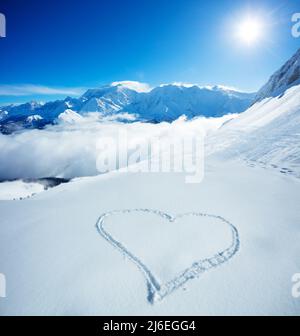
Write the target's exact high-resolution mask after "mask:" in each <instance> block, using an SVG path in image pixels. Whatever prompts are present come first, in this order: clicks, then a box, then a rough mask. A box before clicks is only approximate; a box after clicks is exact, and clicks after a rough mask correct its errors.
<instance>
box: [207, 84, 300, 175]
mask: <svg viewBox="0 0 300 336" xmlns="http://www.w3.org/2000/svg"><path fill="white" fill-rule="evenodd" d="M299 130H300V85H298V86H294V87H291V88H290V89H288V90H287V91H286V92H285V94H284V95H281V96H278V97H275V98H272V97H270V98H265V99H264V100H262V101H260V102H258V103H256V104H254V105H253V106H251V107H250V108H249V109H248V110H247V111H246V112H244V113H242V114H240V115H239V116H238V117H237V118H235V119H233V120H231V121H229V122H227V123H226V124H224V125H223V127H221V129H220V131H219V132H218V133H217V134H215V135H213V136H212V137H211V138H208V139H207V153H208V154H216V153H218V152H222V153H221V154H222V156H223V157H225V158H240V159H242V160H246V161H251V162H252V161H254V162H255V163H256V164H257V163H260V164H262V165H263V166H266V165H267V166H269V167H270V168H272V169H273V168H274V169H277V170H279V171H282V172H283V173H286V174H293V175H295V176H297V177H300V146H299V144H300V132H299Z"/></svg>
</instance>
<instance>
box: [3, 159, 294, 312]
mask: <svg viewBox="0 0 300 336" xmlns="http://www.w3.org/2000/svg"><path fill="white" fill-rule="evenodd" d="M128 193H130V197H129V194H128ZM298 203H299V181H298V180H294V179H291V178H289V177H286V176H284V175H282V174H277V173H275V172H270V171H267V170H264V169H261V168H259V167H256V168H254V169H249V168H248V167H247V166H245V165H243V164H241V163H238V162H232V163H226V162H213V161H211V162H207V163H206V174H205V179H204V181H203V182H202V183H201V184H200V185H198V184H195V185H191V184H189V185H188V184H185V183H184V178H183V177H182V176H181V174H151V175H148V174H129V175H127V174H121V173H110V174H107V175H105V176H98V177H92V178H82V179H78V180H76V181H74V182H71V183H69V184H65V185H61V186H59V187H57V188H54V189H51V190H49V191H47V192H45V193H42V194H39V195H36V196H35V197H33V198H31V199H28V200H24V201H15V202H10V201H1V202H0V213H1V225H0V250H1V253H0V265H1V272H2V273H4V274H5V275H6V279H7V297H6V298H4V299H1V300H0V313H1V314H2V315H10V314H12V315H16V314H22V315H29V314H36V315H41V314H46V315H52V314H54V315H81V314H82V315H88V314H94V315H99V314H101V315H102V314H103V315H110V314H112V315H123V314H124V315H131V314H133V315H141V314H142V315H143V314H147V315H157V314H162V315H177V314H183V315H185V314H187V315H198V314H204V315H210V314H217V315H218V314H220V315H224V314H225V315H232V314H238V315H240V314H250V315H251V314H262V315H266V314H272V315H273V314H274V315H276V314H280V315H281V314H283V315H299V312H300V301H299V300H297V299H295V298H293V297H292V295H291V288H292V282H291V277H292V275H293V274H294V273H296V272H299V269H300V262H299V253H300V247H299V244H298V242H299V238H300V229H299V225H298V222H299V218H300V210H299V207H298ZM136 208H138V209H139V208H140V209H157V210H160V211H163V212H164V213H167V214H170V215H172V216H175V215H176V214H180V213H189V212H198V213H199V212H200V213H204V214H212V215H215V216H221V217H222V218H224V219H226V220H227V221H229V222H230V223H232V224H233V225H234V226H235V227H236V229H237V230H238V234H239V237H240V249H239V251H238V252H237V253H236V254H235V255H234V256H233V258H231V259H230V260H228V261H227V262H225V263H223V264H222V265H220V266H219V267H211V268H210V269H209V270H207V271H205V272H204V273H200V274H199V278H195V279H191V280H189V281H187V282H186V283H185V285H184V286H183V287H182V286H181V287H180V288H178V289H175V290H174V291H173V292H172V293H171V294H170V295H167V296H166V297H164V298H163V299H162V300H160V301H155V302H154V303H151V300H150V302H149V298H148V294H149V289H148V288H147V278H146V277H145V275H144V273H143V272H141V270H140V269H139V268H138V267H137V265H136V264H135V263H133V262H132V260H131V259H130V258H128V257H127V256H126V254H124V253H120V251H119V250H117V249H115V248H114V247H113V246H112V245H111V244H110V243H109V242H108V241H107V240H106V239H104V238H103V237H102V236H101V235H100V234H99V232H98V231H97V228H96V223H97V220H98V218H99V216H101V215H102V214H106V213H107V212H110V211H112V210H124V209H136ZM111 220H112V218H111ZM156 221H157V222H156ZM156 221H155V218H153V216H152V217H151V216H150V217H148V215H147V214H146V213H145V214H141V213H139V216H138V217H136V214H135V213H131V214H127V215H126V214H124V215H120V216H117V217H116V218H115V219H114V220H113V221H112V222H110V223H107V225H106V230H108V232H109V233H110V234H112V235H114V237H115V238H116V239H118V240H119V241H120V242H121V243H122V244H123V245H126V247H127V248H128V249H129V250H130V251H132V253H134V255H135V256H137V257H138V258H139V260H143V263H144V264H145V265H147V267H149V269H150V267H151V273H152V274H154V275H155V277H156V278H157V279H159V281H162V283H164V279H166V280H170V279H171V280H172V279H174V277H173V274H178V273H180V272H181V271H184V269H186V268H187V267H190V266H191V264H193V262H197V261H198V260H199V259H202V258H204V257H205V253H208V252H209V250H205V251H203V250H201V246H200V245H199V244H197V241H198V239H201V236H202V234H207V230H209V227H210V226H211V228H214V229H213V230H212V231H211V233H210V235H208V236H207V239H208V241H209V242H210V243H211V244H213V245H211V246H210V248H215V249H216V250H215V251H219V249H222V248H224V247H225V248H226V247H227V246H228V244H230V240H229V237H228V238H226V237H227V234H226V227H223V228H222V229H220V230H219V229H217V228H216V227H215V225H218V223H219V222H214V221H213V222H207V221H204V222H203V221H202V220H194V221H189V220H184V221H181V222H177V223H174V229H172V225H171V226H170V224H171V223H169V225H168V228H167V229H168V230H167V231H165V230H164V229H163V228H162V221H163V219H162V218H161V219H159V218H157V219H156ZM165 223H168V222H165ZM186 225H187V227H186ZM209 225H210V226H209ZM187 228H188V230H187ZM178 230H179V231H178ZM203 230H204V231H203ZM224 230H225V232H224ZM178 232H180V235H178ZM148 234H149V237H150V238H148ZM160 234H161V235H162V239H158V240H155V237H159V236H160ZM137 237H138V239H137ZM179 237H180V239H179ZM178 239H179V240H178ZM203 239H204V238H203ZM12 242H13V244H12ZM199 247H200V250H199ZM211 252H212V253H214V251H211ZM209 255H210V254H209ZM153 265H154V267H153Z"/></svg>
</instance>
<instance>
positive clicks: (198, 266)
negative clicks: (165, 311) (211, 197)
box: [96, 209, 240, 303]
mask: <svg viewBox="0 0 300 336" xmlns="http://www.w3.org/2000/svg"><path fill="white" fill-rule="evenodd" d="M126 214H127V215H128V214H135V215H136V214H144V215H148V216H149V215H152V216H153V215H155V216H156V218H157V216H158V218H160V219H161V220H162V219H163V220H164V221H167V224H172V225H175V224H178V222H180V221H182V220H184V219H186V222H187V219H188V218H192V219H195V220H197V221H199V219H200V218H201V219H202V221H203V220H204V219H209V220H212V221H213V223H212V224H218V225H212V226H211V224H210V226H208V227H207V231H206V232H205V233H204V234H202V235H198V236H196V234H195V232H194V231H193V233H192V238H193V239H190V242H191V241H192V240H193V243H194V244H198V243H199V244H198V246H199V247H200V248H201V247H202V245H208V246H209V249H208V250H209V251H213V252H209V253H211V254H209V255H206V256H205V257H203V258H202V259H198V258H199V256H198V258H197V259H196V258H195V256H192V258H193V259H192V262H190V261H188V262H189V264H187V266H188V267H186V266H184V267H183V268H182V269H183V271H181V272H176V273H175V274H174V276H173V278H172V279H171V280H167V281H165V282H164V283H162V281H159V280H158V278H157V277H156V276H155V275H154V273H153V271H151V270H150V268H149V265H148V266H147V265H146V264H145V260H142V258H140V257H139V256H138V255H137V253H133V252H132V251H130V250H129V248H127V246H125V244H124V243H122V242H121V240H117V239H116V238H115V237H114V236H115V234H114V236H113V234H112V233H109V232H108V231H107V229H105V228H104V226H105V224H107V222H108V221H109V220H108V219H109V218H110V217H113V216H116V215H119V216H125V215H126ZM196 223H197V227H199V225H198V224H199V223H198V222H196ZM185 224H186V223H185ZM200 224H201V223H200ZM182 226H184V225H181V226H180V227H182ZM214 226H217V229H216V228H214ZM218 226H219V227H218ZM96 227H97V229H98V232H99V234H100V235H101V236H102V237H103V238H104V239H106V240H107V241H108V242H109V243H110V244H111V245H112V246H113V247H114V248H116V249H117V250H119V252H121V253H122V254H124V255H125V256H126V257H127V258H129V259H130V260H131V261H132V262H133V263H134V264H135V265H136V266H137V267H138V268H139V270H140V271H141V272H142V273H143V275H144V276H145V278H146V281H147V288H148V301H149V302H150V303H154V302H156V301H160V300H162V299H164V298H165V297H166V296H167V295H169V294H170V293H172V292H173V291H174V290H176V289H178V288H180V287H181V286H182V285H184V284H185V283H186V282H187V281H189V280H191V279H194V278H196V277H198V276H199V275H200V274H201V273H204V272H206V271H208V270H210V269H213V268H216V267H218V266H220V265H222V264H224V263H225V262H227V261H228V260H229V259H231V258H232V257H233V256H234V255H235V254H236V253H237V252H238V250H239V246H240V240H239V233H238V230H237V229H236V227H235V226H234V225H233V224H231V223H230V222H229V221H227V220H226V219H224V218H223V217H221V216H217V215H211V214H205V213H200V212H189V213H185V214H181V215H177V216H175V217H173V216H171V215H169V214H167V213H165V212H162V211H159V210H151V209H126V210H115V211H110V212H106V213H103V214H102V215H101V216H100V217H99V218H98V220H97V224H96ZM147 228H148V229H149V228H151V226H150V225H148V226H147ZM188 228H189V226H188V224H187V225H186V226H185V227H184V230H185V229H186V230H188ZM225 229H226V230H227V233H226V234H224V232H225V231H222V230H225ZM149 232H150V231H148V233H149ZM175 233H176V234H178V235H179V230H178V228H177V230H176V231H175ZM140 234H141V235H142V234H143V233H141V232H140ZM144 235H146V237H147V238H148V235H147V234H144ZM183 235H184V231H183V234H182V233H181V235H180V236H179V237H177V238H178V239H181V238H182V239H184V237H181V236H183ZM213 235H215V236H220V237H221V239H222V238H223V236H224V235H227V236H228V237H229V240H228V242H226V244H225V245H220V246H222V247H219V249H218V247H217V249H216V250H214V249H213V250H211V249H210V245H214V240H213V241H209V239H214V237H210V236H213ZM203 236H204V237H203ZM170 237H171V235H170ZM139 238H140V237H139V236H135V237H134V239H135V240H140V239H139ZM167 238H169V237H167ZM171 239H172V238H170V239H167V240H168V243H169V244H170V241H172V240H171ZM201 239H202V240H201ZM179 242H180V240H179ZM190 242H187V243H188V244H190ZM211 242H213V243H212V244H211ZM206 243H207V244H206ZM142 244H143V245H141V246H140V251H144V250H146V249H147V248H148V253H149V255H150V256H151V253H152V245H150V246H148V247H147V245H144V244H145V242H143V243H142ZM177 245H178V242H177ZM177 245H176V244H175V247H174V249H176V247H177ZM196 246H197V245H196ZM217 246H218V245H217ZM149 247H150V248H149ZM187 248H189V245H187ZM153 249H154V248H153ZM149 250H150V251H149ZM186 254H188V251H187V249H186V248H185V249H184V255H186ZM172 255H173V254H172ZM161 259H162V258H161ZM179 259H180V260H181V258H179V257H178V258H177V259H176V261H177V260H179ZM183 259H184V256H183ZM156 261H157V260H154V262H156ZM185 263H186V260H185ZM166 264H167V263H166ZM153 265H156V264H155V263H154V264H153ZM153 265H152V268H153ZM165 266H167V265H165Z"/></svg>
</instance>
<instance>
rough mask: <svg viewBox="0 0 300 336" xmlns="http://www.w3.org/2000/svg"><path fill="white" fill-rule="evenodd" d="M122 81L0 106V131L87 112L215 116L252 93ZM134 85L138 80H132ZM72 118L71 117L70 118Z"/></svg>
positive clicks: (156, 117)
mask: <svg viewBox="0 0 300 336" xmlns="http://www.w3.org/2000/svg"><path fill="white" fill-rule="evenodd" d="M126 83H127V82H125V83H122V82H118V83H117V84H112V85H106V86H102V87H100V88H97V89H90V90H88V91H87V92H86V93H85V94H83V95H82V96H81V97H79V98H72V97H67V98H66V99H64V100H57V101H53V102H47V103H45V104H42V103H38V102H29V103H26V104H21V105H9V106H3V107H0V131H1V132H2V133H5V134H9V133H12V132H14V131H17V130H20V129H23V128H43V127H44V126H45V125H48V124H54V123H56V122H59V121H60V120H65V118H64V117H65V116H67V120H70V118H71V115H72V116H73V117H74V118H75V119H78V118H80V116H84V115H86V114H87V113H98V114H99V120H101V117H107V116H114V115H117V116H118V117H117V119H119V120H120V121H124V120H122V115H127V116H128V115H130V116H131V118H129V119H128V117H127V121H128V120H131V121H132V120H140V121H146V122H155V123H157V122H162V121H168V122H170V121H173V120H175V119H177V118H178V117H180V116H181V115H186V116H187V117H188V118H193V117H196V116H205V117H217V116H222V115H225V114H229V113H240V112H243V111H245V110H246V109H247V108H248V107H249V106H250V104H251V103H252V102H253V99H254V97H255V94H252V93H244V92H239V91H236V90H233V89H229V88H226V87H223V86H214V87H200V86H197V85H183V84H170V85H162V86H159V87H156V88H154V89H152V90H150V91H149V92H140V91H139V90H135V89H133V88H132V86H130V85H127V84H126ZM136 84H138V83H136ZM71 119H72V120H73V118H71Z"/></svg>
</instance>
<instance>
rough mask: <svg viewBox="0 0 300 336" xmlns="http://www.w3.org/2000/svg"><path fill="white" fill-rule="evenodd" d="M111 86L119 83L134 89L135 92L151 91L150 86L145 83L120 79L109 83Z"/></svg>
mask: <svg viewBox="0 0 300 336" xmlns="http://www.w3.org/2000/svg"><path fill="white" fill-rule="evenodd" d="M111 85H112V86H117V85H121V86H123V87H126V88H128V89H131V90H134V91H136V92H149V91H151V89H152V88H151V87H150V85H149V84H147V83H141V82H136V81H120V82H113V83H111Z"/></svg>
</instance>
